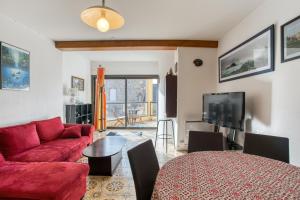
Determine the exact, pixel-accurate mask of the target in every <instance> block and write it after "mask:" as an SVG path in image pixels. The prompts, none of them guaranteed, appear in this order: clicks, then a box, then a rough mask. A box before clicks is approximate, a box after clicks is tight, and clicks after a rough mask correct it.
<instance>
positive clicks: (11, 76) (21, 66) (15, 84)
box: [0, 42, 30, 91]
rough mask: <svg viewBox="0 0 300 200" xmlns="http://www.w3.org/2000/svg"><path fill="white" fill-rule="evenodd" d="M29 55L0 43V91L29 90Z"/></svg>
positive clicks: (19, 49) (26, 52)
mask: <svg viewBox="0 0 300 200" xmlns="http://www.w3.org/2000/svg"><path fill="white" fill-rule="evenodd" d="M29 87H30V53H29V52H28V51H26V50H23V49H21V48H18V47H15V46H12V45H10V44H6V43H4V42H0V89H3V90H25V91H27V90H29Z"/></svg>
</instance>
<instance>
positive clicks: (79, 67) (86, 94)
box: [62, 52, 91, 104]
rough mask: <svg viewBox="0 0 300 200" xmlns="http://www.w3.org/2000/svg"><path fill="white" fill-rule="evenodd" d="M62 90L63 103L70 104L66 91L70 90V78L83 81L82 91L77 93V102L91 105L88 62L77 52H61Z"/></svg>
mask: <svg viewBox="0 0 300 200" xmlns="http://www.w3.org/2000/svg"><path fill="white" fill-rule="evenodd" d="M62 71H63V90H64V103H65V104H67V103H70V96H69V95H68V93H67V91H68V89H70V88H71V77H72V76H76V77H79V78H82V79H84V91H79V92H78V100H79V101H81V102H82V103H91V68H90V61H89V60H88V59H87V58H85V57H83V56H82V55H81V54H79V53H77V52H63V65H62Z"/></svg>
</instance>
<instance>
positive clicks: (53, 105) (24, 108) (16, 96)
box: [0, 15, 63, 126]
mask: <svg viewBox="0 0 300 200" xmlns="http://www.w3.org/2000/svg"><path fill="white" fill-rule="evenodd" d="M0 24H1V31H0V41H3V42H6V43H9V44H12V45H15V46H17V47H20V48H22V49H26V50H28V51H30V91H11V90H0V126H5V125H13V124H18V123H23V122H28V121H31V120H35V119H43V118H48V117H53V116H62V112H63V103H62V102H63V95H62V70H61V65H62V55H61V52H59V51H58V50H57V49H55V47H54V44H53V42H52V41H50V40H48V39H47V38H44V37H43V36H41V35H39V34H38V33H36V32H34V31H32V30H30V29H29V28H27V27H25V26H23V25H22V24H19V23H17V22H15V21H13V20H12V19H10V18H7V17H5V16H3V15H0Z"/></svg>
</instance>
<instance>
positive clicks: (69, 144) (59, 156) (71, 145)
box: [7, 137, 89, 162]
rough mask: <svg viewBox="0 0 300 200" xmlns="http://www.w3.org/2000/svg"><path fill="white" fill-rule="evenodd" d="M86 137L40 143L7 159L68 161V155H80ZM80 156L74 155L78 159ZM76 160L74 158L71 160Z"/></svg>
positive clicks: (86, 140)
mask: <svg viewBox="0 0 300 200" xmlns="http://www.w3.org/2000/svg"><path fill="white" fill-rule="evenodd" d="M88 139H89V138H88V137H81V138H75V139H74V138H72V139H57V140H53V141H50V142H46V143H43V144H41V145H40V146H38V147H35V148H33V149H30V150H28V151H25V152H23V153H20V154H18V155H15V156H11V157H8V158H7V160H10V161H18V162H55V161H56V162H61V161H70V159H69V158H70V157H72V156H73V154H74V155H78V153H79V154H80V155H81V153H82V150H83V149H84V148H85V147H86V146H87V143H88ZM79 158H80V156H79V157H78V156H76V159H79ZM72 161H76V160H72Z"/></svg>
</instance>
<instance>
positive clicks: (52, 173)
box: [0, 162, 89, 200]
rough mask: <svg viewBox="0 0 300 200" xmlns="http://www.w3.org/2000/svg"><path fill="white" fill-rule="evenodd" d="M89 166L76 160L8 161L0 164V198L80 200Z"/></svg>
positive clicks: (84, 189)
mask: <svg viewBox="0 0 300 200" xmlns="http://www.w3.org/2000/svg"><path fill="white" fill-rule="evenodd" d="M88 171H89V167H88V166H87V165H85V164H78V163H64V162H61V163H55V162H54V163H9V162H8V164H6V165H4V166H1V167H0V180H1V181H0V199H1V197H2V198H4V199H48V200H54V199H55V200H62V199H74V200H80V199H81V198H82V197H83V195H84V193H85V191H86V176H87V175H88Z"/></svg>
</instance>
